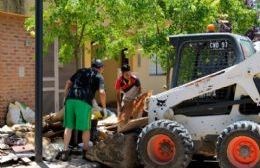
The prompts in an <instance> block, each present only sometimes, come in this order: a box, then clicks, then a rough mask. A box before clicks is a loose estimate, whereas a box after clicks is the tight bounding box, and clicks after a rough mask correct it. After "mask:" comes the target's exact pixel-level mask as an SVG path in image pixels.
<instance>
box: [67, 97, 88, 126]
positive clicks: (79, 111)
mask: <svg viewBox="0 0 260 168" xmlns="http://www.w3.org/2000/svg"><path fill="white" fill-rule="evenodd" d="M91 109H92V106H90V105H89V104H88V103H86V102H85V101H82V100H77V99H68V100H67V101H66V104H65V114H64V121H63V126H64V127H65V128H70V129H76V130H80V131H88V130H90V129H91Z"/></svg>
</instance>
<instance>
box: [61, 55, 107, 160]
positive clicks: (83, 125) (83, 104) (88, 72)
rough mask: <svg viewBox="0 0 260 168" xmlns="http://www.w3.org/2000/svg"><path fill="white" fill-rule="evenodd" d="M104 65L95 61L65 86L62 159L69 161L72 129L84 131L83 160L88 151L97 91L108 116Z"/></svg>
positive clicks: (104, 111) (78, 72)
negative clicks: (92, 111)
mask: <svg viewBox="0 0 260 168" xmlns="http://www.w3.org/2000/svg"><path fill="white" fill-rule="evenodd" d="M103 71H104V65H103V63H102V61H101V60H95V61H94V62H93V63H92V66H91V68H82V69H79V70H78V71H77V72H76V73H75V74H74V75H73V76H72V77H71V78H70V80H68V81H67V82H66V86H65V97H66V99H65V114H64V123H63V126H64V127H65V131H64V151H63V152H62V155H61V159H62V160H63V161H67V160H68V159H69V150H68V146H69V142H70V139H71V134H72V129H76V130H80V131H82V141H83V144H84V145H83V158H85V153H86V151H87V150H88V143H89V139H90V129H91V109H92V100H93V99H94V97H95V93H96V91H98V93H99V97H100V102H101V105H102V108H103V110H102V111H103V114H104V115H106V93H105V90H104V78H103V76H102V75H101V74H102V73H103Z"/></svg>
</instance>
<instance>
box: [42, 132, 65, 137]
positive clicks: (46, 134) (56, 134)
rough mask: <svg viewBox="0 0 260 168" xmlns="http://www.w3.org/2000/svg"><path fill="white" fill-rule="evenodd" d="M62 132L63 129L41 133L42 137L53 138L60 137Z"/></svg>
mask: <svg viewBox="0 0 260 168" xmlns="http://www.w3.org/2000/svg"><path fill="white" fill-rule="evenodd" d="M63 133H64V130H60V131H55V132H54V131H53V130H51V131H48V132H45V133H44V134H43V137H46V138H55V137H61V136H62V135H63Z"/></svg>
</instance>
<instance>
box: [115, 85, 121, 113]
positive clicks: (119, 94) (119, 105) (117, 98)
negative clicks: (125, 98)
mask: <svg viewBox="0 0 260 168" xmlns="http://www.w3.org/2000/svg"><path fill="white" fill-rule="evenodd" d="M116 102H117V110H118V112H120V111H121V104H122V100H121V92H120V90H117V91H116Z"/></svg>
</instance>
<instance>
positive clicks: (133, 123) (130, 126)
mask: <svg viewBox="0 0 260 168" xmlns="http://www.w3.org/2000/svg"><path fill="white" fill-rule="evenodd" d="M147 124H148V117H143V118H138V119H133V120H130V121H129V122H128V123H127V124H125V125H122V126H120V125H118V130H117V131H118V132H120V133H124V132H129V131H133V130H136V129H138V128H142V127H144V126H145V125H147Z"/></svg>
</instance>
